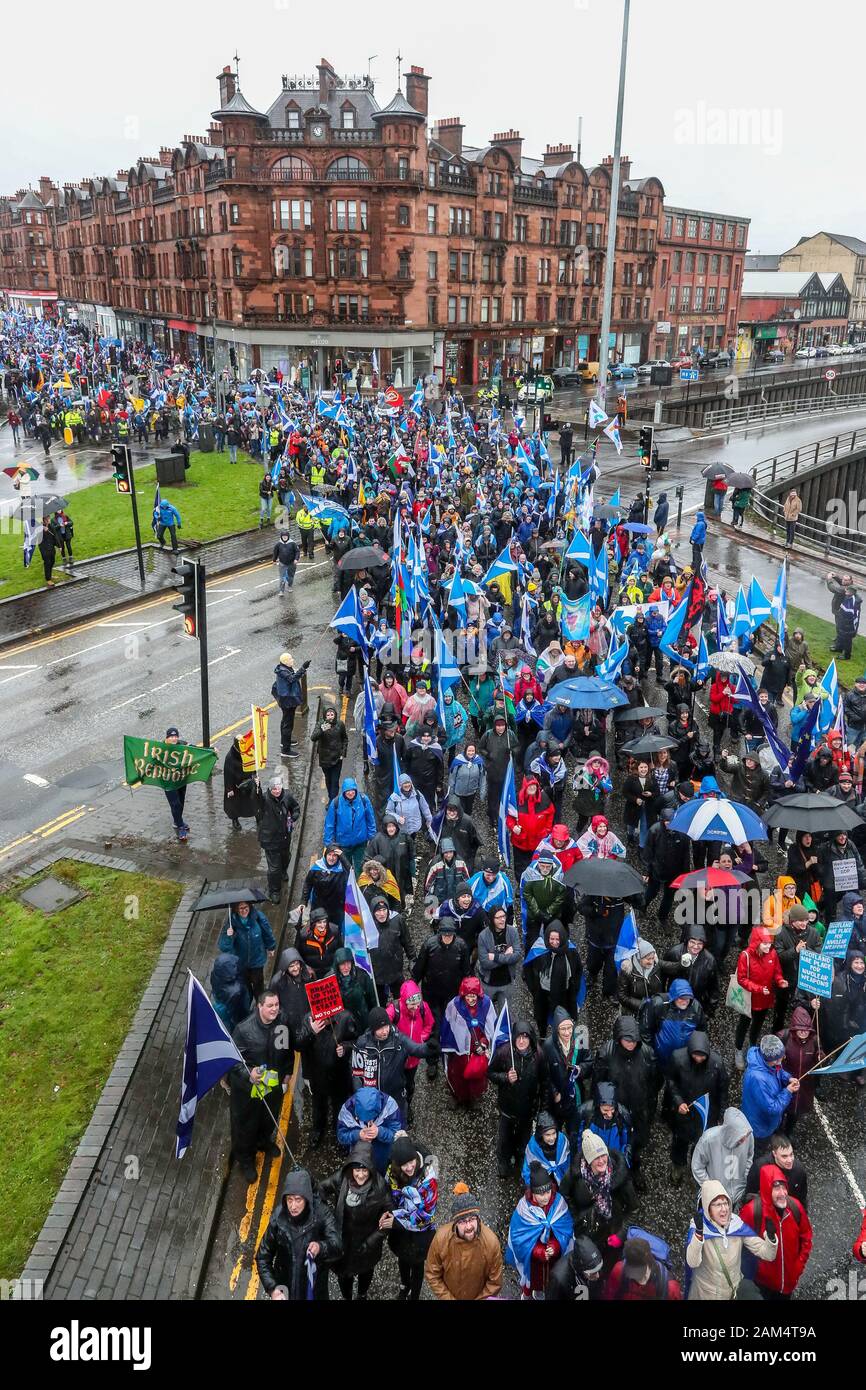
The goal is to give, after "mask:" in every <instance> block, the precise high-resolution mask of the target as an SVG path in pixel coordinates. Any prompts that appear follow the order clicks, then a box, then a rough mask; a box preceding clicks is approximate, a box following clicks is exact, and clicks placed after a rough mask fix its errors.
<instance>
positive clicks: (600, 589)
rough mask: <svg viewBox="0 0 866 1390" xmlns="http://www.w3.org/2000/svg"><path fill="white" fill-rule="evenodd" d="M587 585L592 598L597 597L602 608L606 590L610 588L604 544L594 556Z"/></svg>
mask: <svg viewBox="0 0 866 1390" xmlns="http://www.w3.org/2000/svg"><path fill="white" fill-rule="evenodd" d="M589 587H590V592H591V594H592V596H593V598H596V599H598V601H599V603H600V604H601V606H602V608H604V607H606V606H607V597H608V590H609V588H610V582H609V578H608V557H607V546H606V545H603V546H602V547H601V549H600V550H599V552H598V554H597V555H596V556H595V560H594V562H593V566H592V569H591V571H590V575H589Z"/></svg>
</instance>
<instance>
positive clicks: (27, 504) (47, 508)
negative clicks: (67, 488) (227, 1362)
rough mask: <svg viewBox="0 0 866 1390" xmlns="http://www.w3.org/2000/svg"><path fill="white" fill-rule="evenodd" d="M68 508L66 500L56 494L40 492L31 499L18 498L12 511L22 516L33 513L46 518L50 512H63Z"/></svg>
mask: <svg viewBox="0 0 866 1390" xmlns="http://www.w3.org/2000/svg"><path fill="white" fill-rule="evenodd" d="M68 506H69V503H68V502H67V500H66V498H65V497H60V496H59V495H58V494H57V493H56V492H40V493H35V494H34V495H33V496H32V497H21V498H19V500H18V501H17V502H16V503H15V506H14V507H13V509H12V510H13V511H20V512H21V515H22V516H24V515H25V514H26V515H29V514H30V513H34V512H35V514H36V515H37V516H48V515H49V514H50V513H51V512H60V511H63V509H64V508H65V507H68Z"/></svg>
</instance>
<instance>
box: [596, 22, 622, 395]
mask: <svg viewBox="0 0 866 1390" xmlns="http://www.w3.org/2000/svg"><path fill="white" fill-rule="evenodd" d="M629 7H630V0H623V11H622V49H621V52H620V58H619V94H618V96H617V103H616V133H615V135H614V142H613V169H612V171H611V191H610V212H609V214H608V224H607V255H606V257H605V264H604V306H603V308H602V315H601V342H600V343H599V352H598V389H597V391H596V397H597V400H598V404H599V405H600V406H601V408H602V410H603V409H604V403H605V399H606V396H607V363H608V356H609V354H610V347H609V339H610V321H611V309H612V305H613V272H614V261H615V258H616V221H617V213H618V211H619V165H620V154H621V151H622V111H623V104H624V101H625V65H626V57H627V54H628V19H629Z"/></svg>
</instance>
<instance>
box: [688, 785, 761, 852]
mask: <svg viewBox="0 0 866 1390" xmlns="http://www.w3.org/2000/svg"><path fill="white" fill-rule="evenodd" d="M670 829H671V830H679V831H681V832H682V834H683V835H688V837H689V839H690V840H718V841H721V842H722V843H723V844H733V845H742V844H744V843H745V842H746V841H747V840H748V841H751V840H767V839H769V836H768V835H767V827H766V826H765V825H764V822H763V821H762V820H761V817H760V816H758V815H756V814H755V812H754V811H752V810H751V809H750V808H749V807H748V806H743V805H742V803H741V802H739V801H728V800H726V799H725V798H721V799H720V798H718V797H714V796H706V797H703V796H702V797H697V798H696V799H694V800H693V801H687V802H686V803H685V805H684V806H680V808H679V809H678V810H677V811H676V812H675V813H674V818H673V820H672V821H671V822H670Z"/></svg>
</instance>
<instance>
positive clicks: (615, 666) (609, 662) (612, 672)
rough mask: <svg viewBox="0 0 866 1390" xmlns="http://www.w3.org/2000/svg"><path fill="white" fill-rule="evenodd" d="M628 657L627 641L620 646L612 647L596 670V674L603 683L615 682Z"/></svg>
mask: <svg viewBox="0 0 866 1390" xmlns="http://www.w3.org/2000/svg"><path fill="white" fill-rule="evenodd" d="M627 656H628V640H626V641H624V642H623V643H622V644H621V645H620V646H618V647H616V648H614V647H612V648H611V650H610V652H609V653H608V655H607V657H606V658H605V660H604V661H602V662H601V664H600V666H599V668H598V674H599V676H600V677H601V679H602V680H604V681H615V680H616V678H617V676H618V675H619V673H620V671H621V670H622V668H623V665H624V663H625V659H626V657H627Z"/></svg>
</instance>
